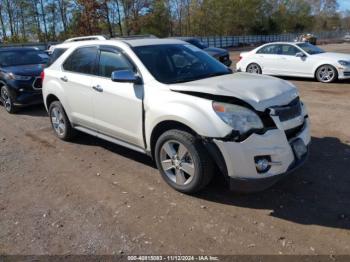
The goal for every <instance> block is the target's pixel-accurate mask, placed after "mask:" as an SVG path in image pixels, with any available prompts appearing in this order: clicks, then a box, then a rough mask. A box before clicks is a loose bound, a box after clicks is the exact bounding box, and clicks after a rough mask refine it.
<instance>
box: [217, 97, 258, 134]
mask: <svg viewBox="0 0 350 262" xmlns="http://www.w3.org/2000/svg"><path fill="white" fill-rule="evenodd" d="M213 109H214V111H215V113H216V114H217V115H218V116H219V117H220V118H221V119H222V121H224V122H225V123H226V124H228V125H229V126H231V127H232V128H233V130H234V131H237V132H238V133H239V134H240V135H245V134H247V133H248V132H249V131H252V130H261V129H263V128H264V124H263V122H262V121H261V119H260V117H259V116H258V115H257V114H256V113H255V112H254V111H252V110H250V109H248V108H246V107H243V106H239V105H234V104H227V103H221V102H213Z"/></svg>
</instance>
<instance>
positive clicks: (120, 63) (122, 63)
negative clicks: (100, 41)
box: [98, 50, 135, 78]
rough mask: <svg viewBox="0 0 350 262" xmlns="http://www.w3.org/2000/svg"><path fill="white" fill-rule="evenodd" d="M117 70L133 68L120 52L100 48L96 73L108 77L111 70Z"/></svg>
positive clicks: (133, 69)
mask: <svg viewBox="0 0 350 262" xmlns="http://www.w3.org/2000/svg"><path fill="white" fill-rule="evenodd" d="M117 70H131V71H135V68H134V66H133V65H132V64H131V63H130V61H129V60H128V58H127V57H125V55H123V54H122V53H121V52H119V51H105V50H101V52H100V60H99V65H98V75H99V76H103V77H107V78H110V77H111V75H112V72H114V71H117Z"/></svg>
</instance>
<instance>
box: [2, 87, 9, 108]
mask: <svg viewBox="0 0 350 262" xmlns="http://www.w3.org/2000/svg"><path fill="white" fill-rule="evenodd" d="M1 98H2V102H3V104H4V107H5V109H6V110H7V111H9V112H10V111H11V108H12V102H11V97H10V95H9V93H8V92H7V90H6V88H1Z"/></svg>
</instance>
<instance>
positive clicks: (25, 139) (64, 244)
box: [0, 44, 350, 255]
mask: <svg viewBox="0 0 350 262" xmlns="http://www.w3.org/2000/svg"><path fill="white" fill-rule="evenodd" d="M325 48H326V49H327V50H335V51H342V52H348V53H349V52H350V45H347V44H345V45H329V46H326V47H325ZM236 57H238V53H237V52H232V58H233V59H235V58H236ZM287 80H290V81H292V82H293V83H295V84H296V85H297V86H298V87H299V89H300V93H301V97H302V99H303V100H304V101H305V103H306V104H307V106H308V108H309V112H310V118H311V121H312V146H311V155H310V159H309V161H308V162H307V164H306V165H305V166H304V167H303V168H301V169H300V170H298V171H297V172H296V173H295V175H294V176H292V177H289V178H287V179H286V180H284V181H281V182H280V183H278V184H277V185H275V186H274V187H273V188H271V189H269V190H267V191H265V192H262V193H258V194H252V195H238V194H234V193H232V192H230V191H229V190H228V189H227V187H226V185H225V183H224V182H223V180H222V179H221V178H220V177H219V176H218V178H217V179H215V180H214V181H213V182H212V183H211V184H210V185H209V187H208V188H207V189H206V190H204V191H203V192H201V193H200V194H197V195H195V196H187V195H183V194H180V193H178V192H176V191H174V190H172V189H171V188H170V187H169V186H167V185H166V183H165V182H163V180H162V179H161V177H160V175H159V174H158V171H157V169H156V168H155V167H154V164H153V163H152V161H151V160H150V159H149V158H147V157H146V156H144V155H141V154H138V153H135V152H132V151H130V150H128V149H125V148H122V147H119V146H116V145H113V144H111V143H108V142H104V141H102V140H99V139H96V138H93V137H91V136H88V135H84V134H81V135H79V137H78V138H77V139H76V140H75V141H74V142H73V143H66V142H62V141H59V140H58V139H57V138H56V137H55V136H54V134H53V132H52V131H51V127H50V124H49V119H48V117H47V114H46V111H45V110H44V108H43V107H41V106H39V107H31V108H26V109H23V110H21V111H20V112H19V114H18V115H9V114H7V113H5V111H4V109H3V108H0V143H1V145H0V254H36V255H37V254H177V255H179V254H350V231H349V229H350V208H349V207H350V168H349V166H350V165H349V164H350V82H349V81H347V82H340V83H335V84H320V83H317V82H314V81H313V80H305V79H287ZM267 88H268V87H267Z"/></svg>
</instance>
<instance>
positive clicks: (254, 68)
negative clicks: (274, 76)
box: [246, 63, 262, 75]
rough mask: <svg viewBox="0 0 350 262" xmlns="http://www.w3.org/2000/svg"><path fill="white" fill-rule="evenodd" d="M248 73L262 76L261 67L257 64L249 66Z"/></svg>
mask: <svg viewBox="0 0 350 262" xmlns="http://www.w3.org/2000/svg"><path fill="white" fill-rule="evenodd" d="M246 72H247V73H251V74H258V75H261V74H262V70H261V67H260V66H259V65H258V64H256V63H251V64H249V65H248V66H247V69H246Z"/></svg>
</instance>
